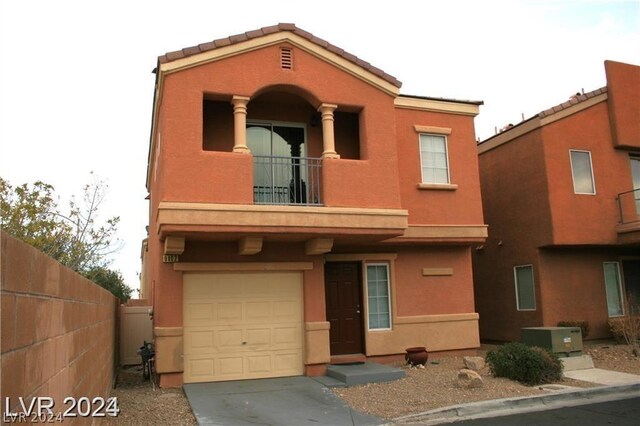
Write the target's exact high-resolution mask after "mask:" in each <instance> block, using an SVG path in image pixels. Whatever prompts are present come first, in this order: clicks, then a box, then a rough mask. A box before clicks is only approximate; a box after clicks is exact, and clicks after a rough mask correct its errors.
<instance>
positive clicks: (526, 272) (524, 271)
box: [513, 265, 536, 311]
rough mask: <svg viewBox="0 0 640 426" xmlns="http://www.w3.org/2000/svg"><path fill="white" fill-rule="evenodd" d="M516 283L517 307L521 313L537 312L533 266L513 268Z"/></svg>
mask: <svg viewBox="0 0 640 426" xmlns="http://www.w3.org/2000/svg"><path fill="white" fill-rule="evenodd" d="M513 276H514V280H515V282H516V306H517V309H518V310H519V311H535V310H536V293H535V289H534V287H535V285H534V282H533V265H523V266H516V267H514V268H513Z"/></svg>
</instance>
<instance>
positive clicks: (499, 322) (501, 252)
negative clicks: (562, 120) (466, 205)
mask: <svg viewBox="0 0 640 426" xmlns="http://www.w3.org/2000/svg"><path fill="white" fill-rule="evenodd" d="M539 137H540V135H539V131H537V130H536V131H533V132H530V133H528V134H526V135H523V136H522V138H521V140H519V141H515V142H511V143H507V144H504V145H502V146H500V147H498V148H496V149H493V150H491V151H487V152H485V153H483V154H481V155H480V156H479V164H480V182H481V187H482V195H483V199H482V204H483V209H484V214H485V221H486V223H487V224H488V225H489V238H488V239H487V241H486V242H485V244H484V245H483V249H482V250H479V251H476V250H473V274H474V289H475V291H474V293H475V301H476V310H477V312H478V313H479V314H480V321H479V324H480V337H481V338H483V339H489V340H503V341H506V340H518V339H519V338H520V328H521V327H531V326H537V325H539V323H540V321H541V311H540V309H537V310H536V311H518V310H517V306H516V295H515V283H514V278H513V267H514V266H519V265H527V264H532V265H533V273H534V281H535V284H536V288H535V292H536V306H537V307H539V306H540V289H539V287H538V284H539V280H538V258H537V247H539V246H541V245H545V244H547V243H548V242H549V241H550V240H551V235H552V227H551V220H550V214H549V210H550V207H549V198H548V191H549V189H548V185H549V184H548V182H547V180H546V175H545V161H544V151H543V147H542V143H541V142H540V140H539Z"/></svg>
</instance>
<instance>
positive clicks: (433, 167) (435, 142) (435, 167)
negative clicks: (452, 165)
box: [420, 133, 450, 184]
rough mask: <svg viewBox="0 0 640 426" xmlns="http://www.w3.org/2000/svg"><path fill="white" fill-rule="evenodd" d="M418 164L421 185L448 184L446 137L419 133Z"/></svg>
mask: <svg viewBox="0 0 640 426" xmlns="http://www.w3.org/2000/svg"><path fill="white" fill-rule="evenodd" d="M420 163H421V165H422V183H441V184H448V183H450V182H449V158H448V154H447V137H446V136H443V135H430V134H424V133H421V134H420Z"/></svg>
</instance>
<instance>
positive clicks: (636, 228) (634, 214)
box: [616, 188, 640, 244]
mask: <svg viewBox="0 0 640 426" xmlns="http://www.w3.org/2000/svg"><path fill="white" fill-rule="evenodd" d="M617 201H618V212H619V215H620V216H619V222H618V225H617V226H616V232H617V233H618V240H619V241H620V242H621V243H630V244H635V243H640V188H636V189H632V190H630V191H625V192H621V193H620V194H618V197H617Z"/></svg>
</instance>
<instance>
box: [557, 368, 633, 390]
mask: <svg viewBox="0 0 640 426" xmlns="http://www.w3.org/2000/svg"><path fill="white" fill-rule="evenodd" d="M564 376H565V377H568V378H570V379H576V380H582V381H585V382H591V383H597V384H599V385H607V386H615V385H628V384H632V383H640V376H638V375H636V374H628V373H618V372H617V371H609V370H603V369H601V368H587V369H584V370H574V371H566V372H565V373H564Z"/></svg>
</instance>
